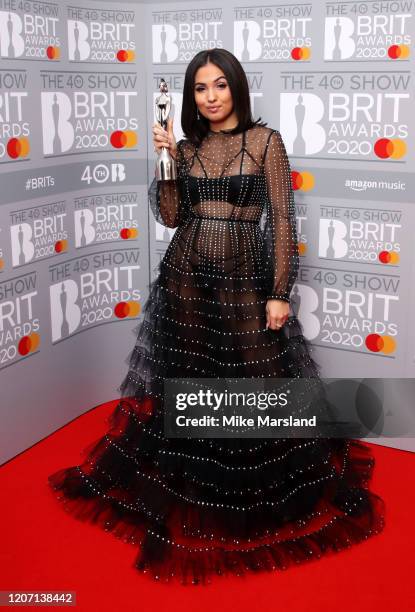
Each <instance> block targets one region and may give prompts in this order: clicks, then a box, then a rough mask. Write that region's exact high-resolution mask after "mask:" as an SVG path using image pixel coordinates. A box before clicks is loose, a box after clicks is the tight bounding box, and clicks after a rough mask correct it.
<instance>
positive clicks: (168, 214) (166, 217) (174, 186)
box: [148, 140, 187, 227]
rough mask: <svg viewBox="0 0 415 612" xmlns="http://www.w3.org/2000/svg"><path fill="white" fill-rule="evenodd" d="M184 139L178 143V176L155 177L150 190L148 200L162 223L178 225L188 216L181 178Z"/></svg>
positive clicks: (171, 225) (168, 225) (183, 164)
mask: <svg viewBox="0 0 415 612" xmlns="http://www.w3.org/2000/svg"><path fill="white" fill-rule="evenodd" d="M184 161H185V160H184V156H183V150H182V141H181V140H180V141H179V142H178V143H177V155H176V163H177V178H176V179H172V180H168V181H158V180H157V178H156V177H154V178H153V180H152V182H151V185H150V187H149V190H148V200H149V204H150V208H151V210H152V212H153V215H154V217H155V219H156V221H158V223H161V225H165V226H167V227H178V225H180V223H181V222H182V221H183V219H184V217H185V216H186V209H187V207H186V206H185V202H184V200H183V198H182V193H181V185H180V179H181V177H182V176H183V173H184V172H185V163H184Z"/></svg>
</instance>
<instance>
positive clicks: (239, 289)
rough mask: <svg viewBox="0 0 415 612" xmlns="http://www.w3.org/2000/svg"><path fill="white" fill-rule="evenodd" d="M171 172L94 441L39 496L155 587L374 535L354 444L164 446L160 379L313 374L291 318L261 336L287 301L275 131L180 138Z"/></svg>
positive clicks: (173, 442) (289, 257) (371, 505)
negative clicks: (93, 530)
mask: <svg viewBox="0 0 415 612" xmlns="http://www.w3.org/2000/svg"><path fill="white" fill-rule="evenodd" d="M177 162H178V179H177V180H170V181H166V182H157V181H156V180H155V179H154V180H153V183H152V185H151V187H150V190H149V199H150V205H151V208H152V210H153V213H154V215H155V217H156V219H157V221H158V222H159V223H162V224H164V225H165V226H168V227H171V228H177V229H176V232H175V233H174V235H173V238H172V240H171V242H170V244H169V246H168V248H167V251H166V253H165V255H164V257H163V259H162V261H161V262H160V264H159V267H158V270H157V271H158V275H157V278H156V279H155V280H154V281H153V282H152V283H151V284H150V287H149V289H150V292H149V297H148V300H147V302H146V304H145V306H144V309H143V317H142V320H141V321H140V322H139V324H138V325H137V326H136V327H135V329H134V330H133V333H134V337H135V345H134V348H133V350H132V351H131V352H130V354H129V355H128V357H127V360H126V363H127V364H128V371H127V374H126V376H125V378H124V380H123V381H122V383H121V385H120V387H119V388H118V391H120V392H121V397H120V401H119V402H118V405H117V407H116V409H115V410H114V412H113V413H112V414H111V416H110V418H109V419H108V422H109V428H108V432H107V433H106V435H105V436H103V437H102V438H100V439H99V440H96V441H95V442H93V443H92V444H90V445H89V446H88V447H87V448H86V449H84V451H83V453H84V454H85V459H84V461H83V462H82V464H81V465H77V466H73V467H69V468H65V469H61V470H59V471H58V472H56V473H54V474H52V475H50V476H49V483H50V485H51V486H52V487H53V488H54V489H55V490H56V491H57V493H56V495H57V497H58V499H60V500H61V501H62V502H63V503H64V504H65V506H66V509H67V510H68V511H70V512H72V513H73V514H74V515H75V516H76V517H77V518H79V519H82V520H90V521H92V522H94V523H97V524H99V525H100V526H102V527H103V528H105V529H106V530H107V531H111V532H113V533H114V534H115V535H116V536H117V537H119V538H122V539H124V540H125V541H126V542H130V543H132V544H134V545H136V546H137V548H138V549H139V550H138V554H137V557H136V560H135V562H134V565H135V567H136V568H137V569H139V570H141V571H145V572H149V573H150V574H151V575H152V576H153V577H154V578H157V579H161V580H170V579H176V578H177V579H179V580H181V581H182V582H185V583H187V582H191V583H200V582H205V581H210V580H211V578H212V576H216V575H223V574H226V573H229V572H231V573H234V574H237V575H241V574H243V573H245V572H247V571H248V572H249V571H258V570H274V569H285V568H287V567H289V566H290V565H291V564H293V563H300V562H303V561H306V560H312V559H316V558H319V557H321V556H322V555H324V554H326V553H330V552H334V551H339V550H341V549H342V548H345V547H347V546H350V545H352V544H354V543H357V542H360V541H362V540H364V539H366V538H368V537H369V536H371V535H373V534H376V533H379V532H380V531H381V530H382V528H383V525H384V503H383V500H382V499H381V498H380V497H379V496H377V495H376V494H375V493H373V492H371V491H370V490H369V486H368V483H369V481H370V478H371V475H372V471H373V466H374V459H373V456H372V454H371V451H370V447H369V446H367V445H366V444H364V443H363V442H361V441H359V440H351V439H333V438H324V439H318V438H317V439H305V438H300V439H298V438H297V439H294V438H284V439H174V438H166V437H165V436H164V434H163V380H164V378H169V377H171V378H175V377H178V378H187V377H190V378H192V377H194V378H201V377H206V378H209V377H213V378H222V377H228V376H229V377H241V378H258V377H295V378H302V377H314V378H317V379H318V378H319V372H320V368H319V366H318V364H317V363H316V361H315V360H314V359H313V358H312V356H311V353H312V347H311V346H310V344H309V342H308V341H307V340H306V338H305V337H304V335H303V330H302V327H301V324H300V322H299V320H298V318H297V316H296V314H295V312H294V310H293V309H292V308H291V310H290V316H289V319H288V321H287V323H286V324H285V325H284V326H283V327H282V328H281V329H280V330H278V331H276V330H271V329H267V328H266V314H265V306H266V302H267V300H268V299H270V298H278V299H281V300H285V301H287V302H290V292H291V289H292V286H293V283H294V281H295V279H296V275H297V270H298V264H299V257H298V245H297V234H296V218H295V209H294V198H293V191H292V187H291V173H290V166H289V162H288V159H287V155H286V150H285V147H284V144H283V141H282V139H281V136H280V133H279V132H278V131H276V130H272V129H270V128H268V127H266V126H261V125H255V126H254V127H252V128H251V129H249V130H246V131H245V132H243V133H237V134H233V133H231V132H230V131H225V130H223V131H220V132H209V134H208V135H207V136H206V138H205V139H204V140H203V142H202V144H201V146H199V147H198V148H195V147H194V146H193V145H192V144H191V143H190V142H189V141H188V140H181V141H180V142H179V143H178V153H177ZM293 306H294V304H293Z"/></svg>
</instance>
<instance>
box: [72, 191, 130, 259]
mask: <svg viewBox="0 0 415 612" xmlns="http://www.w3.org/2000/svg"><path fill="white" fill-rule="evenodd" d="M137 212H138V194H137V192H129V193H104V194H102V195H94V196H85V197H78V198H75V211H74V225H75V246H76V248H82V247H87V246H90V245H92V244H97V243H102V242H106V243H108V242H118V241H121V240H136V239H137V236H138V220H137Z"/></svg>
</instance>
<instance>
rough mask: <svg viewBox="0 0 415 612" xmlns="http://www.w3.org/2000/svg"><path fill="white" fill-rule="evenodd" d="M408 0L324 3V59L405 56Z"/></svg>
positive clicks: (368, 59)
mask: <svg viewBox="0 0 415 612" xmlns="http://www.w3.org/2000/svg"><path fill="white" fill-rule="evenodd" d="M412 10H413V2H412V0H402V1H399V0H398V1H395V0H386V1H385V2H336V3H333V2H330V3H327V4H326V18H325V24H324V59H325V60H326V61H347V60H351V59H353V60H356V61H362V62H379V61H380V62H385V61H396V60H401V61H402V60H408V58H409V55H410V48H411V45H412V37H411V27H413V12H412Z"/></svg>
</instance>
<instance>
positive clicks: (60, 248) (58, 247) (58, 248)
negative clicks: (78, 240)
mask: <svg viewBox="0 0 415 612" xmlns="http://www.w3.org/2000/svg"><path fill="white" fill-rule="evenodd" d="M67 250H68V241H67V240H58V241H57V242H55V252H56V253H63V252H64V251H67Z"/></svg>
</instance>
